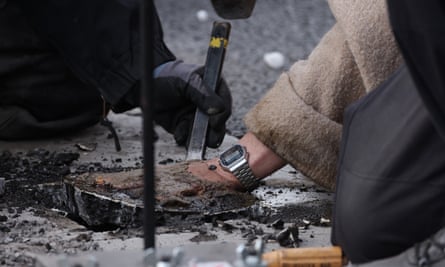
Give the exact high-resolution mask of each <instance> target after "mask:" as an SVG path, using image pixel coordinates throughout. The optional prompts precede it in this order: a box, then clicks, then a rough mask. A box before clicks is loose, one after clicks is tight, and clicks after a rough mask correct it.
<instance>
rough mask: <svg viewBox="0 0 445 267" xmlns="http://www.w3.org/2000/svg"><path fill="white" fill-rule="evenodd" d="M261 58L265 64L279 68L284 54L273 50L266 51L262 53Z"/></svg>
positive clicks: (281, 65)
mask: <svg viewBox="0 0 445 267" xmlns="http://www.w3.org/2000/svg"><path fill="white" fill-rule="evenodd" d="M263 59H264V62H266V64H267V66H269V67H271V68H273V69H279V68H281V67H283V65H284V56H283V54H282V53H280V52H276V51H275V52H269V53H266V54H264V56H263Z"/></svg>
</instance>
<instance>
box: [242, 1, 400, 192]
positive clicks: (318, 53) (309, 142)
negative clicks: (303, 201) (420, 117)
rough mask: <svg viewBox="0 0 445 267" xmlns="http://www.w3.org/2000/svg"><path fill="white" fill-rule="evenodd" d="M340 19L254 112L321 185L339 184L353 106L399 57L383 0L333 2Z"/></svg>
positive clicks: (269, 139) (261, 131) (254, 125)
mask: <svg viewBox="0 0 445 267" xmlns="http://www.w3.org/2000/svg"><path fill="white" fill-rule="evenodd" d="M329 4H330V7H331V10H332V12H333V14H334V16H335V18H336V20H337V23H336V24H335V25H334V26H333V27H332V29H331V30H330V31H328V32H327V33H326V34H325V36H324V37H323V38H322V40H321V41H320V43H319V44H318V45H317V46H316V47H315V49H314V50H313V51H312V53H311V54H310V56H309V57H308V59H307V60H301V61H298V62H296V63H295V64H294V65H293V66H292V67H291V68H290V70H289V71H288V72H286V73H283V74H282V75H281V76H280V77H279V79H278V80H277V82H276V83H275V85H274V86H273V87H272V88H271V90H269V92H268V93H267V94H266V95H265V96H264V97H263V98H262V99H261V101H260V102H259V103H258V104H257V105H256V106H254V107H253V108H252V110H250V111H249V112H248V114H247V115H246V117H245V123H246V125H247V127H248V129H249V131H251V132H252V133H253V134H255V135H256V136H257V137H258V138H259V139H260V140H261V141H262V142H263V143H264V144H265V145H267V146H268V147H269V148H271V149H272V150H273V151H275V152H276V153H277V154H278V155H280V156H281V157H283V158H284V159H285V160H287V161H288V162H289V163H290V164H291V165H292V166H293V167H295V168H296V169H298V170H300V171H301V172H302V173H303V174H305V175H307V176H308V177H310V178H312V179H314V180H315V182H317V183H318V184H320V185H322V186H325V187H327V188H330V189H333V188H334V186H335V175H336V165H337V157H338V150H339V142H340V136H341V130H342V119H343V112H344V110H345V108H346V106H347V105H349V104H350V103H352V102H353V101H355V100H356V99H358V98H359V97H361V96H363V95H364V94H366V92H368V91H370V90H372V89H373V88H374V87H376V86H377V85H378V84H380V83H381V82H382V81H384V80H385V79H386V78H387V76H388V75H389V74H390V73H392V72H393V71H394V70H395V69H396V68H397V67H398V66H399V65H400V63H401V56H400V54H399V52H398V49H397V47H396V45H395V41H394V40H393V37H392V34H391V31H390V28H389V22H388V18H387V13H386V6H385V0H373V1H368V0H360V1H353V0H332V1H330V2H329Z"/></svg>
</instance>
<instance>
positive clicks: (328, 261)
mask: <svg viewBox="0 0 445 267" xmlns="http://www.w3.org/2000/svg"><path fill="white" fill-rule="evenodd" d="M263 260H264V261H265V262H266V263H267V267H341V266H344V265H346V262H345V258H344V257H343V254H342V250H341V248H340V247H335V246H334V247H312V248H290V249H281V250H276V251H271V252H266V253H264V254H263Z"/></svg>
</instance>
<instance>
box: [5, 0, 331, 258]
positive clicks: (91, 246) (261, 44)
mask: <svg viewBox="0 0 445 267" xmlns="http://www.w3.org/2000/svg"><path fill="white" fill-rule="evenodd" d="M155 3H156V5H157V8H158V12H159V14H160V17H161V21H162V23H163V27H164V34H165V40H166V42H167V44H168V45H169V47H170V48H171V50H172V51H173V52H174V53H175V54H176V56H177V57H178V58H180V59H183V60H184V61H186V62H188V63H195V64H203V63H204V61H205V56H206V52H207V45H208V41H209V38H210V30H211V27H212V21H213V20H221V19H220V18H218V17H217V16H216V14H215V13H214V11H213V9H212V7H211V4H210V1H202V0H186V1H177V0H156V1H155ZM199 10H205V11H207V12H208V14H209V18H208V20H207V21H200V20H198V18H197V16H196V14H197V12H198V11H199ZM333 23H334V19H333V17H332V15H331V13H330V11H329V8H328V6H327V3H326V1H324V0H298V1H292V0H287V1H286V0H268V1H266V0H258V1H257V5H256V8H255V10H254V13H253V15H252V17H251V18H249V19H246V20H238V21H231V24H232V31H231V36H230V41H229V46H228V50H227V54H226V62H225V65H224V70H223V75H224V77H225V79H226V80H227V81H228V84H229V86H230V88H231V91H232V95H233V99H234V102H233V115H232V117H231V119H230V120H229V122H228V130H229V134H230V135H231V136H227V138H226V139H225V142H224V143H223V145H222V148H221V149H223V148H224V147H227V146H229V145H230V144H232V143H234V142H236V139H235V138H234V137H233V136H237V137H240V136H242V135H243V133H245V131H246V128H245V126H244V124H243V122H242V118H243V116H244V115H245V114H246V112H247V111H248V110H249V109H250V108H251V107H252V106H253V105H254V104H255V103H256V102H257V101H258V100H259V99H260V98H261V97H262V96H263V95H264V93H265V92H266V91H267V90H268V89H269V88H270V87H271V86H272V85H273V83H274V82H275V80H276V79H277V78H278V76H279V75H280V73H282V72H283V71H286V69H288V68H289V67H290V66H291V64H292V63H293V62H295V61H297V60H300V59H305V58H306V57H307V56H308V55H309V53H310V51H311V50H312V49H313V47H314V46H315V45H316V44H317V42H318V41H319V39H320V38H321V37H322V36H323V34H324V33H325V32H326V31H327V30H328V29H329V28H330V27H331V26H332V24H333ZM271 51H279V52H281V53H282V54H283V55H284V56H285V64H284V66H283V67H282V68H280V69H271V68H270V67H268V66H267V65H266V64H265V63H264V61H263V55H264V54H265V53H267V52H271ZM111 119H112V120H113V122H114V123H115V126H116V128H117V131H118V134H119V136H120V139H121V143H122V147H123V150H122V151H121V152H116V151H115V150H114V144H113V142H112V140H111V139H107V135H108V133H107V131H105V130H104V129H103V128H102V127H100V126H96V127H93V128H91V129H88V130H86V131H84V132H82V133H78V134H74V135H71V136H66V137H62V138H55V139H50V140H39V141H31V142H2V141H0V153H1V152H2V151H4V150H8V151H10V152H11V153H13V155H16V154H14V153H20V152H22V153H26V152H27V151H36V149H44V150H46V151H49V152H51V153H52V152H54V151H55V152H73V151H74V152H76V153H79V154H80V158H79V159H78V161H75V162H74V163H73V164H74V165H76V164H77V165H78V166H71V168H76V167H77V168H78V167H79V166H80V165H82V164H85V163H88V162H92V163H94V162H101V163H102V164H103V165H110V166H111V167H113V166H115V165H119V166H123V167H134V168H137V167H140V166H141V154H142V142H141V137H142V134H141V128H140V126H141V122H140V117H137V116H134V114H122V115H116V116H112V118H111ZM158 133H159V134H160V141H158V143H157V144H156V162H157V163H158V162H159V161H160V160H165V159H170V160H171V159H173V160H174V161H181V160H184V157H185V150H184V149H183V148H180V147H177V146H176V145H175V144H174V141H173V140H172V138H171V136H169V135H168V134H166V133H165V132H163V131H159V132H158ZM91 143H93V144H95V149H94V150H93V151H91V152H88V151H81V150H79V146H77V145H78V144H83V145H89V144H91ZM37 151H40V150H37ZM217 153H219V150H210V151H209V156H212V155H216V154H217ZM18 155H20V154H18ZM22 155H23V154H22ZM0 164H1V163H0ZM93 166H94V164H93ZM19 178H20V177H19ZM26 178H28V179H29V178H32V177H26ZM271 178H272V179H270V180H269V181H270V183H271V186H272V189H271V188H264V189H263V190H259V191H258V192H256V194H257V196H258V197H259V198H260V199H262V205H264V206H267V207H271V208H272V209H274V208H276V207H278V206H285V205H286V204H288V203H289V202H294V203H295V202H296V203H298V204H302V203H309V204H310V203H319V202H314V201H323V203H326V201H329V200H330V197H331V195H330V194H329V193H327V192H320V191H319V190H318V189H315V188H314V189H313V190H309V192H308V188H311V187H312V186H313V184H311V182H310V181H309V180H307V179H305V178H304V177H301V176H300V175H298V173H296V172H294V171H293V170H292V169H290V168H289V167H286V168H284V169H283V170H281V171H279V172H277V173H275V178H277V179H275V180H274V177H271ZM8 179H10V178H9V177H7V181H6V190H8V186H9V185H10V184H11V181H8ZM11 179H12V178H11ZM278 180H279V182H277V181H278ZM23 181H26V179H23ZM289 183H292V184H293V185H294V190H293V191H292V190H288V189H287V188H286V184H287V185H288V184H289ZM23 190H24V191H27V190H29V188H27V185H26V184H24V185H23ZM277 196H278V197H277ZM292 197H294V198H292ZM0 204H1V205H0V218H1V223H0V226H1V229H0V265H2V266H3V265H5V266H30V265H32V263H33V257H34V256H35V255H49V256H56V255H61V254H64V253H68V254H78V253H81V252H87V253H94V252H95V251H116V250H127V251H128V250H134V249H137V250H140V249H141V248H142V240H141V235H142V233H141V230H140V229H134V230H131V229H125V228H122V229H118V230H114V231H109V232H107V231H105V232H95V231H92V230H91V229H87V228H86V227H84V226H82V225H79V224H77V223H76V222H74V221H72V220H70V219H69V218H68V217H67V216H65V215H66V214H65V215H64V213H63V212H61V211H58V210H48V209H43V210H42V209H41V207H39V208H36V207H30V208H27V207H20V208H17V207H11V206H8V204H7V203H0ZM31 206H32V205H31ZM324 207H325V206H323V207H322V208H324ZM318 208H319V206H316V207H313V206H310V207H308V208H307V210H309V211H314V213H317V209H318ZM297 211H298V212H299V210H297ZM289 214H290V216H293V215H292V213H289ZM305 214H307V213H305ZM320 214H321V211H320ZM308 215H309V214H308ZM317 215H319V214H318V213H317ZM295 217H298V216H296V215H295ZM308 218H309V216H308V217H303V216H302V217H301V219H308ZM316 220H320V218H319V217H317V218H315V219H313V221H312V222H311V226H310V227H309V228H308V229H301V231H300V237H299V238H300V239H301V240H302V241H301V244H300V245H301V246H325V245H329V236H330V227H320V226H314V225H313V224H316V223H317V221H316ZM228 223H229V224H234V225H237V223H239V222H230V221H228ZM243 223H244V222H243ZM249 223H254V222H249ZM258 223H259V222H255V224H256V225H255V227H256V228H255V229H257V228H262V229H264V231H265V232H267V231H273V229H272V228H268V226H267V225H264V224H263V225H262V224H261V223H259V225H258ZM204 227H208V229H207V230H206V231H205V234H203V232H202V230H198V229H196V228H194V229H190V230H189V231H183V232H181V233H178V232H172V231H171V229H164V228H158V229H157V236H156V242H157V245H158V246H160V247H162V246H164V247H166V246H175V245H181V244H190V243H196V241H193V240H198V242H203V241H206V240H205V239H206V238H208V237H211V238H215V239H216V240H217V241H220V242H221V241H230V242H245V241H246V237H245V236H244V235H243V232H242V231H240V230H235V231H233V233H229V232H227V231H226V230H224V229H220V226H218V225H217V226H214V225H212V224H209V225H207V224H206V225H204ZM249 227H250V226H249ZM239 229H241V227H239ZM257 236H260V235H259V234H257ZM197 237H198V238H197ZM268 246H269V249H271V248H277V247H279V245H278V244H277V243H271V244H268Z"/></svg>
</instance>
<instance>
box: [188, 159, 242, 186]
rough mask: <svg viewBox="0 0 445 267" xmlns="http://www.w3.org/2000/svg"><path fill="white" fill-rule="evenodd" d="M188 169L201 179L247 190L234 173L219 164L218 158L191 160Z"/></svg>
mask: <svg viewBox="0 0 445 267" xmlns="http://www.w3.org/2000/svg"><path fill="white" fill-rule="evenodd" d="M187 171H188V172H189V173H191V174H192V175H193V176H195V177H196V178H198V179H200V180H203V181H208V182H212V183H215V184H219V185H223V186H225V187H226V188H229V189H232V190H237V191H245V190H244V188H243V187H242V185H241V184H240V182H239V181H238V179H237V178H236V177H235V176H233V174H231V173H229V172H226V171H224V170H223V169H222V168H221V166H219V163H218V159H216V158H214V159H210V160H206V161H191V162H190V163H189V166H188V169H187Z"/></svg>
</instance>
